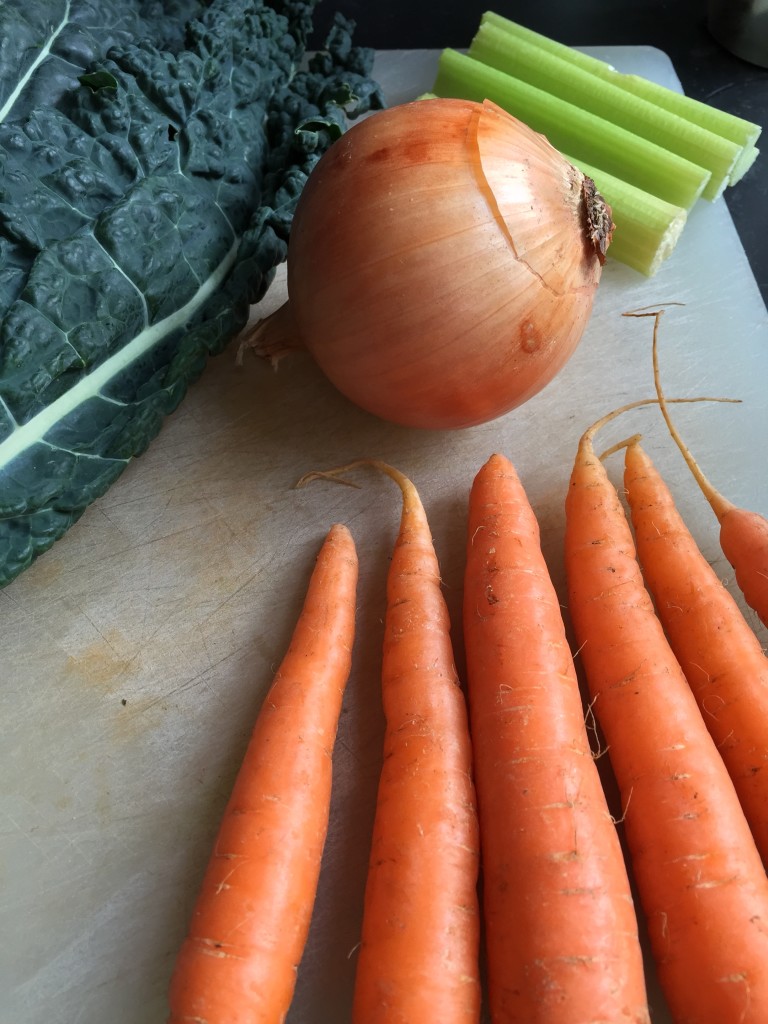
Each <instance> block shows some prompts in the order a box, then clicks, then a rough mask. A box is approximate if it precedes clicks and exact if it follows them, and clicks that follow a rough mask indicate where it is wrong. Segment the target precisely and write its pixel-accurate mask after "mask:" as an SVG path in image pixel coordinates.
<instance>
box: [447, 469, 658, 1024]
mask: <svg viewBox="0 0 768 1024" xmlns="http://www.w3.org/2000/svg"><path fill="white" fill-rule="evenodd" d="M464 638H465V647H466V656H467V683H468V691H469V707H470V724H471V731H472V741H473V749H474V764H475V784H476V787H477V796H478V807H479V814H480V834H481V849H482V861H483V893H484V924H485V940H486V950H487V963H488V986H489V1003H490V1009H491V1019H492V1020H493V1022H494V1024H592V1022H594V1021H601V1022H606V1024H607V1022H611V1024H619V1022H624V1024H648V1022H649V1020H650V1017H649V1012H648V1005H647V996H646V991H645V978H644V969H643V957H642V951H641V947H640V941H639V937H638V927H637V919H636V916H635V910H634V906H633V901H632V894H631V890H630V886H629V880H628V877H627V871H626V867H625V863H624V856H623V853H622V850H621V846H620V843H619V839H618V835H617V832H616V828H615V825H614V823H613V819H612V818H611V815H610V812H609V809H608V806H607V803H606V799H605V795H604V793H603V788H602V784H601V781H600V777H599V773H598V770H597V766H596V765H595V762H594V760H593V757H592V752H591V749H590V746H589V740H588V738H587V731H586V728H585V724H584V711H583V707H582V701H581V695H580V693H579V688H578V681H577V678H576V670H575V667H574V664H573V659H572V656H571V652H570V648H569V646H568V641H567V638H566V634H565V627H564V624H563V618H562V614H561V611H560V605H559V602H558V597H557V593H556V591H555V588H554V586H553V584H552V581H551V578H550V575H549V570H548V568H547V565H546V562H545V560H544V557H543V555H542V552H541V547H540V539H539V526H538V523H537V521H536V518H535V515H534V512H533V510H532V508H531V506H530V504H529V503H528V499H527V497H526V494H525V492H524V490H523V487H522V484H521V482H520V480H519V478H518V476H517V473H516V471H515V469H514V467H513V465H512V464H511V463H510V462H509V460H508V459H506V458H504V457H503V456H500V455H494V456H492V457H491V459H489V460H488V462H487V463H486V464H485V465H484V466H483V467H482V468H481V470H480V471H479V473H478V474H477V476H476V477H475V481H474V483H473V486H472V490H471V493H470V501H469V522H468V540H467V563H466V574H465V586H464Z"/></svg>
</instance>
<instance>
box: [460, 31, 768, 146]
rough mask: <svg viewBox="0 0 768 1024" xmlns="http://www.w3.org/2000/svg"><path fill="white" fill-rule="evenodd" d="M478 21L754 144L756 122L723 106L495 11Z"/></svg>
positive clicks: (702, 124) (757, 133)
mask: <svg viewBox="0 0 768 1024" xmlns="http://www.w3.org/2000/svg"><path fill="white" fill-rule="evenodd" d="M480 24H481V25H483V24H490V25H494V26H495V27H497V28H499V29H503V30H504V31H505V32H508V33H510V34H511V35H514V36H515V37H517V38H518V39H524V40H525V41H526V42H528V43H532V44H533V45H535V46H538V47H540V48H541V49H542V50H546V51H547V52H548V53H551V54H554V55H555V56H558V57H561V58H563V59H564V60H567V61H569V63H571V64H573V65H575V66H576V67H580V68H583V69H584V70H585V71H589V72H591V73H592V74H593V75H596V76H597V77H598V78H602V79H604V80H606V81H610V82H613V83H614V84H615V85H617V86H618V87H619V88H620V89H624V90H625V91H626V92H628V93H631V94H632V95H634V96H638V97H640V98H641V99H644V100H647V101H648V102H649V103H653V104H655V105H656V106H657V107H659V108H660V109H662V110H666V111H668V112H669V113H671V114H677V115H678V116H679V117H683V118H685V119H686V120H688V121H691V122H693V124H697V125H699V126H700V127H702V128H706V129H708V130H709V131H711V132H715V133H716V134H717V135H722V137H723V138H724V139H728V140H729V141H730V142H735V143H736V145H737V146H740V147H742V148H745V149H749V148H750V147H752V146H754V145H755V143H756V142H757V140H758V138H759V136H760V132H761V131H762V128H761V127H760V125H758V124H753V123H752V121H747V120H745V119H744V118H742V117H736V115H735V114H730V113H728V111H727V110H721V109H720V108H719V107H713V106H710V104H708V103H704V102H702V101H701V100H695V99H693V98H692V97H691V96H685V95H683V94H682V93H679V92H676V91H675V90H674V89H669V88H667V86H665V85H659V84H658V83H657V82H651V81H650V80H649V79H647V78H641V77H640V76H639V75H625V74H622V73H621V72H620V71H617V70H616V69H615V68H613V67H611V65H610V64H608V63H606V62H605V61H603V60H599V59H598V58H597V57H592V56H590V55H589V54H586V53H582V52H581V51H580V50H574V49H573V48H572V47H570V46H566V45H565V44H564V43H558V42H556V41H555V40H554V39H550V38H549V37H548V36H543V35H540V34H539V33H538V32H533V31H532V30H531V29H528V28H524V27H523V26H522V25H518V24H517V22H514V21H510V20H509V18H504V17H502V16H501V15H500V14H495V13H494V12H493V11H486V13H485V14H484V15H483V16H482V18H481V21H480Z"/></svg>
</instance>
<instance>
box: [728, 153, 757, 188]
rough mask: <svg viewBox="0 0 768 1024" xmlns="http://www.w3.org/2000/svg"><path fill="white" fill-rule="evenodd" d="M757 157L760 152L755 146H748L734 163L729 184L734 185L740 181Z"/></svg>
mask: <svg viewBox="0 0 768 1024" xmlns="http://www.w3.org/2000/svg"><path fill="white" fill-rule="evenodd" d="M759 156H760V150H759V149H758V148H757V147H756V146H749V147H748V148H747V149H745V150H744V152H743V153H742V154H741V156H740V157H739V159H738V160H737V161H736V166H735V167H734V168H733V171H732V172H731V177H730V180H729V184H730V185H735V184H736V183H737V182H738V181H741V179H742V178H743V177H744V175H745V174H746V173H747V171H748V170H749V169H750V167H751V166H752V164H753V163H754V162H755V160H757V158H758V157H759Z"/></svg>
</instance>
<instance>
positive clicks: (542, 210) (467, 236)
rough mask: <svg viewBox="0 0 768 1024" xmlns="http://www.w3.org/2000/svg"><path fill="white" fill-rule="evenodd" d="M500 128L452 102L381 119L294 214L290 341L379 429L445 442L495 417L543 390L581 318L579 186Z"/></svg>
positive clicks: (529, 141) (592, 274)
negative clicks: (416, 430)
mask: <svg viewBox="0 0 768 1024" xmlns="http://www.w3.org/2000/svg"><path fill="white" fill-rule="evenodd" d="M499 118H502V119H507V120H509V117H508V115H506V114H504V112H502V111H499V110H498V108H495V107H493V105H490V106H485V105H482V104H477V103H473V102H469V101H464V100H451V99H434V100H419V101H415V102H413V103H409V104H404V105H401V106H399V107H393V108H390V109H388V110H385V111H382V112H380V113H377V114H375V115H373V116H372V117H369V118H368V119H367V120H365V121H363V122H360V123H359V124H357V125H355V126H354V127H353V128H351V129H350V130H349V131H348V132H347V133H346V134H345V135H344V136H342V137H341V138H340V139H339V140H338V141H337V142H336V143H334V145H333V146H332V147H331V148H330V149H329V150H328V151H327V152H326V153H325V154H324V156H323V157H322V158H321V160H320V161H319V162H318V164H317V165H316V167H315V169H314V170H313V172H312V174H311V175H310V177H309V179H308V181H307V184H306V186H305V188H304V191H303V193H302V195H301V198H300V200H299V203H298V206H297V209H296V213H295V216H294V221H293V226H292V229H291V237H290V243H289V251H288V295H289V301H288V307H289V310H288V311H289V312H290V317H291V325H292V330H293V331H295V333H296V335H297V337H296V339H295V342H298V343H300V344H301V345H303V346H304V347H305V348H306V349H308V350H309V352H310V353H311V354H312V356H313V357H314V359H315V360H316V362H317V363H318V364H319V366H320V368H321V369H322V371H323V372H324V373H325V374H326V376H327V377H328V378H329V379H330V380H331V381H332V382H333V383H334V384H335V386H336V387H337V388H338V389H339V390H340V391H341V392H342V393H343V394H345V395H346V396H347V397H348V398H349V399H351V400H352V401H353V402H354V403H356V404H357V405H358V406H360V407H362V408H364V409H366V410H368V411H369V412H371V413H374V414H375V415H377V416H379V417H382V418H384V419H386V420H390V421H392V422H395V423H399V424H403V425H406V426H412V427H422V428H430V429H453V428H462V427H468V426H473V425H476V424H479V423H483V422H487V421H488V420H492V419H494V418H496V417H498V416H501V415H503V414H504V413H507V412H508V411H510V410H511V409H513V408H515V407H516V406H519V405H520V404H521V403H523V402H525V401H527V400H528V399H529V398H531V397H532V396H533V395H534V394H536V393H537V392H538V391H540V390H541V389H542V388H543V387H544V386H545V384H547V383H548V382H549V381H551V380H552V378H553V377H554V376H555V375H556V374H557V373H558V372H559V370H560V369H561V368H562V367H563V366H564V365H565V363H566V362H567V360H568V359H569V358H570V356H571V355H572V353H573V351H574V349H575V348H576V346H577V344H578V342H579V340H580V338H581V336H582V334H583V331H584V328H585V326H586V324H587V321H588V319H589V316H590V313H591V309H592V304H593V299H594V295H595V291H596V288H597V285H598V282H599V280H600V273H601V267H602V258H601V254H600V253H599V252H597V251H596V250H595V247H594V245H593V244H592V243H591V242H590V239H589V237H588V231H587V227H586V214H585V211H584V201H583V198H582V184H583V181H584V176H583V175H582V174H581V173H580V172H579V171H577V170H576V169H575V168H573V167H572V166H571V165H570V164H569V163H568V162H567V161H566V160H565V159H564V158H563V157H562V156H561V155H560V154H559V153H557V152H556V151H555V150H554V149H553V147H552V146H550V144H549V143H548V142H547V141H546V139H544V137H543V136H541V135H538V134H537V133H535V132H533V131H531V129H529V128H527V126H525V125H520V122H517V121H514V119H511V120H513V121H514V124H515V131H514V133H509V132H508V131H507V130H506V126H505V125H504V123H503V122H502V124H501V129H502V130H501V131H500V130H499V127H500V126H499ZM507 135H510V138H507ZM518 140H520V141H518ZM500 168H503V171H501V170H500ZM500 175H502V177H503V181H502V183H499V181H500V179H499V176H500ZM532 182H533V183H535V184H532ZM598 198H599V197H598ZM521 210H522V211H523V212H522V214H521ZM609 222H610V221H609Z"/></svg>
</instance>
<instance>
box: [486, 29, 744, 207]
mask: <svg viewBox="0 0 768 1024" xmlns="http://www.w3.org/2000/svg"><path fill="white" fill-rule="evenodd" d="M469 56H470V57H474V58H475V59H476V60H479V61H482V62H483V63H484V64H489V65H490V66H491V67H494V68H497V69H498V70H499V71H505V72H507V74H510V75H512V76H513V77H514V78H519V79H520V80H521V81H523V82H527V83H528V84H529V85H534V86H536V87H537V88H539V89H544V90H545V92H548V93H551V94H552V95H553V96H558V97H560V99H565V100H568V102H569V103H575V104H576V105H577V106H579V107H581V108H582V110H588V111H590V112H591V113H593V114H597V115H598V116H599V117H602V118H605V120H606V121H610V122H611V123H612V124H616V125H620V126H621V127H622V128H626V129H627V130H628V131H631V132H633V133H634V134H635V135H639V136H640V137H641V138H644V139H649V140H650V141H651V142H655V143H657V144H658V145H659V146H663V147H664V149H668V150H669V151H670V152H672V153H677V154H678V156H682V157H685V159H686V160H690V161H691V162H692V163H694V164H698V165H699V166H701V167H704V168H706V169H707V170H708V171H709V172H710V173H711V177H710V179H709V181H708V182H707V185H706V187H705V189H704V192H703V193H702V195H703V196H704V198H705V199H717V198H719V196H720V195H722V192H723V190H724V189H725V187H726V185H727V184H728V183H729V179H730V176H731V174H732V172H733V170H734V168H735V166H736V161H737V159H738V157H739V155H740V154H741V152H742V150H741V147H740V146H737V145H736V143H734V142H729V141H728V140H727V139H724V138H723V137H722V136H721V135H716V134H715V133H714V132H711V131H708V130H707V129H706V128H701V127H700V126H699V125H695V124H692V123H691V122H690V121H687V120H685V119H684V118H682V117H679V116H678V115H676V114H670V113H669V111H666V110H660V109H659V107H657V106H656V105H655V104H653V103H649V102H648V100H644V99H642V98H641V97H639V96H633V95H632V94H631V93H628V92H626V91H625V90H624V89H620V88H619V87H618V86H617V85H616V84H615V83H614V82H612V81H610V80H606V79H603V78H599V77H597V76H595V75H594V74H593V73H592V72H591V71H587V70H586V69H585V68H582V67H579V66H578V65H577V64H575V63H573V62H572V61H569V60H567V59H566V58H565V57H563V56H560V55H558V54H554V53H552V52H550V51H549V50H545V49H543V48H542V47H540V46H536V45H535V44H533V43H530V42H528V41H527V40H526V39H523V38H521V37H519V36H517V35H515V34H513V33H511V32H507V31H505V30H504V29H501V28H499V27H497V26H496V25H494V24H492V23H491V22H487V21H486V22H481V24H480V28H479V29H478V31H477V34H476V35H475V37H474V39H473V40H472V43H471V45H470V47H469Z"/></svg>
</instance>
